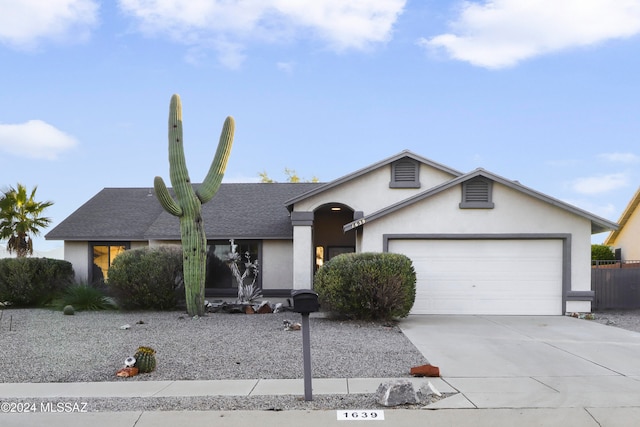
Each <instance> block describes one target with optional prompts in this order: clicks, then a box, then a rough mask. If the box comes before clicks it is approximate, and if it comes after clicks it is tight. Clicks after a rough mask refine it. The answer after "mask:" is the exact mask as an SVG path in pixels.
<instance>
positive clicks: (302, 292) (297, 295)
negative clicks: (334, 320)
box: [291, 289, 320, 401]
mask: <svg viewBox="0 0 640 427" xmlns="http://www.w3.org/2000/svg"><path fill="white" fill-rule="evenodd" d="M291 297H292V298H293V311H295V312H297V313H300V314H301V315H302V358H303V363H304V400H305V401H310V400H313V394H312V387H311V378H312V376H311V338H310V334H309V313H312V312H315V311H318V310H319V309H320V303H319V302H318V294H317V293H315V292H313V291H312V290H310V289H295V290H292V291H291Z"/></svg>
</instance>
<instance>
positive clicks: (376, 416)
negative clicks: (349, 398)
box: [337, 410, 384, 421]
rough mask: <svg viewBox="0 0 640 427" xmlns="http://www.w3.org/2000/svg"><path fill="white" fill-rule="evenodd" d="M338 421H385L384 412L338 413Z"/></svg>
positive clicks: (359, 411) (343, 411)
mask: <svg viewBox="0 0 640 427" xmlns="http://www.w3.org/2000/svg"><path fill="white" fill-rule="evenodd" d="M337 413H338V421H384V411H361V410H358V411H345V410H342V411H337Z"/></svg>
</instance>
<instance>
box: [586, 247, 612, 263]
mask: <svg viewBox="0 0 640 427" xmlns="http://www.w3.org/2000/svg"><path fill="white" fill-rule="evenodd" d="M591 259H592V260H593V261H612V260H615V259H616V254H615V253H614V252H613V250H612V249H611V246H607V245H591Z"/></svg>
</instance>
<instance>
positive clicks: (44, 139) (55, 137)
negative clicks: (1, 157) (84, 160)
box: [0, 120, 77, 160]
mask: <svg viewBox="0 0 640 427" xmlns="http://www.w3.org/2000/svg"><path fill="white" fill-rule="evenodd" d="M76 144H77V141H76V139H75V138H73V137H72V136H70V135H67V134H66V133H64V132H62V131H60V130H58V129H56V128H55V127H53V126H51V125H50V124H48V123H45V122H43V121H41V120H29V121H28V122H26V123H22V124H17V125H5V124H0V150H2V151H5V152H7V153H10V154H14V155H16V156H20V157H30V158H34V159H47V160H55V159H56V158H57V157H58V154H59V153H60V152H62V151H64V150H68V149H70V148H72V147H74V146H75V145H76Z"/></svg>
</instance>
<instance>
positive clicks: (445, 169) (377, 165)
mask: <svg viewBox="0 0 640 427" xmlns="http://www.w3.org/2000/svg"><path fill="white" fill-rule="evenodd" d="M403 158H410V159H413V160H415V161H417V162H419V163H422V164H425V165H428V166H431V167H433V168H434V169H437V170H440V171H442V172H445V173H448V174H450V175H452V176H460V175H462V172H460V171H457V170H455V169H452V168H450V167H448V166H445V165H442V164H440V163H437V162H434V161H433V160H429V159H427V158H425V157H422V156H419V155H417V154H415V153H413V152H411V151H409V150H403V151H401V152H400V153H398V154H396V155H394V156H391V157H388V158H386V159H384V160H381V161H379V162H377V163H374V164H372V165H370V166H367V167H365V168H362V169H359V170H357V171H355V172H352V173H350V174H348V175H345V176H343V177H340V178H338V179H335V180H333V181H330V182H327V183H325V184H323V185H321V186H319V187H317V188H314V189H313V190H311V191H308V192H306V193H303V194H301V195H299V196H297V197H294V198H292V199H289V200H287V201H286V205H287V207H288V208H289V210H292V209H293V205H294V204H296V203H298V202H300V201H302V200H305V199H307V198H309V197H312V196H315V195H316V194H319V193H322V192H324V191H327V190H329V189H331V188H334V187H337V186H339V185H341V184H344V183H345V182H348V181H352V180H354V179H356V178H358V177H360V176H362V175H364V174H366V173H369V172H371V171H373V170H375V169H378V168H381V167H384V166H387V165H391V164H392V163H394V162H396V161H398V160H401V159H403Z"/></svg>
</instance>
